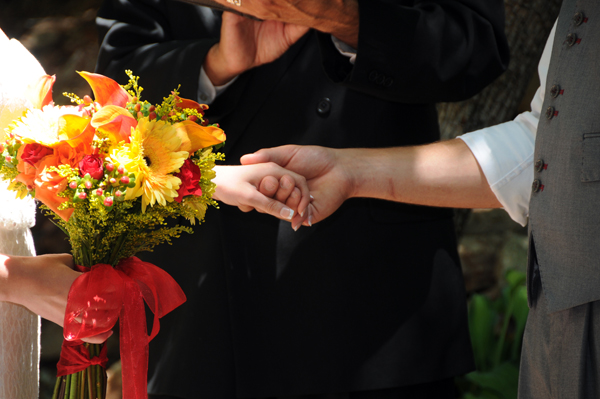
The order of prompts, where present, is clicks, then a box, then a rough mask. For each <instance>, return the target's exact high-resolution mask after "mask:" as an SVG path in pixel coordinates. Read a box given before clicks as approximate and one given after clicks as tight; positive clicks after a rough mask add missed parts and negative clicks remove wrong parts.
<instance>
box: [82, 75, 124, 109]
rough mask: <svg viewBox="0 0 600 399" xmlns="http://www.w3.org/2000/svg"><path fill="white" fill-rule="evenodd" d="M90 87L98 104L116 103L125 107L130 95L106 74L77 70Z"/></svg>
mask: <svg viewBox="0 0 600 399" xmlns="http://www.w3.org/2000/svg"><path fill="white" fill-rule="evenodd" d="M77 73H78V74H80V75H81V76H82V77H83V78H84V79H85V80H87V82H88V84H89V85H90V87H91V88H92V91H93V92H94V97H95V98H96V102H97V103H98V104H100V105H103V106H104V105H118V106H119V107H123V108H125V105H126V104H127V103H128V102H129V101H131V96H130V95H129V93H127V91H126V90H125V89H123V88H122V87H121V86H120V85H119V84H118V83H117V82H115V81H114V80H112V79H111V78H107V77H106V76H103V75H99V74H97V73H90V72H77Z"/></svg>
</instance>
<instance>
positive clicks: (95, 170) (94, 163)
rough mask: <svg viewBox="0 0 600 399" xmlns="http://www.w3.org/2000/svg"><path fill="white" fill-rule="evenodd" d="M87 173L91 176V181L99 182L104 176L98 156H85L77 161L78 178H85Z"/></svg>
mask: <svg viewBox="0 0 600 399" xmlns="http://www.w3.org/2000/svg"><path fill="white" fill-rule="evenodd" d="M88 173H89V174H90V176H92V179H96V180H99V179H101V178H102V176H104V168H103V166H102V159H100V157H99V156H97V155H86V156H84V157H83V159H82V160H81V161H79V176H81V177H85V175H86V174H88Z"/></svg>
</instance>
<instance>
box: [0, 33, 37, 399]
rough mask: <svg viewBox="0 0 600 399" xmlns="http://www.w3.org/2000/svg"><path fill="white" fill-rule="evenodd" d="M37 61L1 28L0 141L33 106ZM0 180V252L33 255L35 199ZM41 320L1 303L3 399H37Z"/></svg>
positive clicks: (0, 388) (0, 395)
mask: <svg viewBox="0 0 600 399" xmlns="http://www.w3.org/2000/svg"><path fill="white" fill-rule="evenodd" d="M44 74H45V73H44V69H43V68H42V67H41V65H40V64H39V63H38V62H37V60H36V59H35V58H34V57H33V56H32V55H31V54H30V53H29V52H28V51H27V50H26V49H25V48H24V47H23V46H22V45H21V44H20V43H19V42H18V41H15V40H8V38H7V37H6V35H4V33H3V32H2V30H0V139H2V142H3V141H4V129H5V128H6V126H7V124H8V123H9V122H10V121H11V120H13V119H14V118H16V117H18V116H20V115H22V113H23V111H24V110H25V109H26V108H27V107H29V106H30V105H31V104H30V103H29V102H28V100H27V99H26V98H25V95H24V93H25V91H26V88H27V86H28V85H29V84H31V83H32V82H36V81H37V79H39V77H40V76H42V75H44ZM6 187H7V183H5V182H4V181H0V253H3V254H10V255H34V246H33V239H32V237H31V232H30V231H29V228H30V227H31V226H33V224H34V223H35V204H34V202H33V200H32V199H30V198H27V199H25V200H19V199H16V198H15V193H14V192H12V191H8V190H7V189H6ZM39 354H40V319H39V317H38V316H37V315H35V314H33V313H31V312H30V311H29V310H27V309H25V308H24V307H22V306H19V305H14V304H11V303H6V302H0V399H36V398H38V390H39Z"/></svg>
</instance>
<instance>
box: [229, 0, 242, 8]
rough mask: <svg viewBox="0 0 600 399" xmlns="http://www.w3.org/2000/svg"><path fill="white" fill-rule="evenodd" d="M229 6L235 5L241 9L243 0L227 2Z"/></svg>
mask: <svg viewBox="0 0 600 399" xmlns="http://www.w3.org/2000/svg"><path fill="white" fill-rule="evenodd" d="M227 2H228V3H229V4H233V5H234V6H238V7H240V6H241V5H242V0H227Z"/></svg>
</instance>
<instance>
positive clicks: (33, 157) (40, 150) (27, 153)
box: [21, 143, 54, 166]
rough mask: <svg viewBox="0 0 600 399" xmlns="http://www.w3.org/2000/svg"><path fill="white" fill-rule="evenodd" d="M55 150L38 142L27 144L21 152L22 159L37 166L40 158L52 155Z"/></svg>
mask: <svg viewBox="0 0 600 399" xmlns="http://www.w3.org/2000/svg"><path fill="white" fill-rule="evenodd" d="M53 152H54V150H52V148H48V147H44V146H43V145H41V144H38V143H33V144H25V147H23V152H22V153H21V160H22V161H23V162H27V163H28V164H29V165H31V166H35V164H36V163H38V162H39V161H40V159H42V158H44V157H45V156H47V155H51V154H52V153H53Z"/></svg>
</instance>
